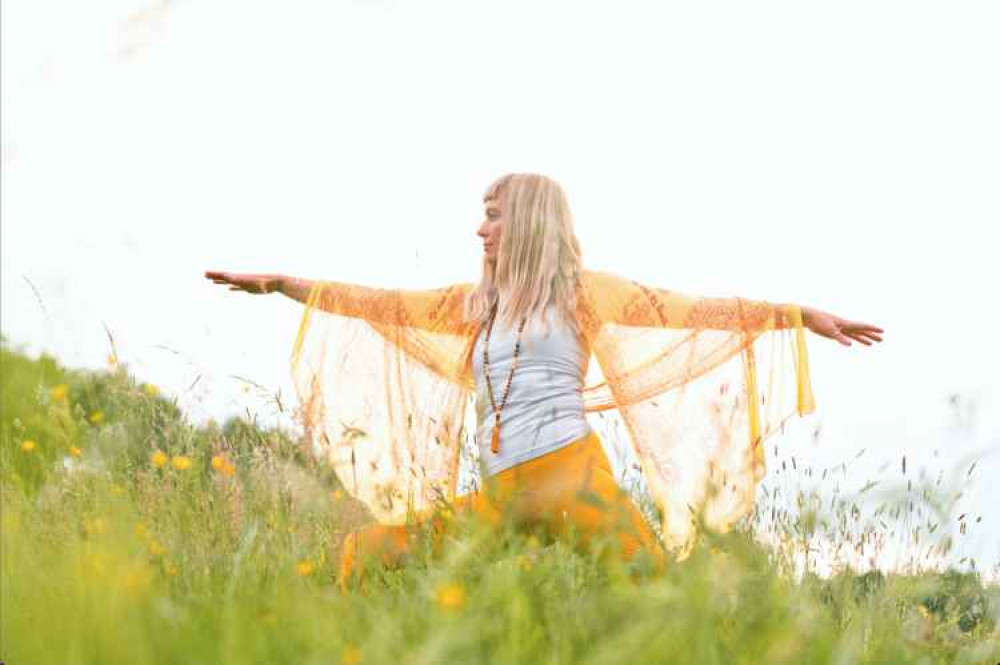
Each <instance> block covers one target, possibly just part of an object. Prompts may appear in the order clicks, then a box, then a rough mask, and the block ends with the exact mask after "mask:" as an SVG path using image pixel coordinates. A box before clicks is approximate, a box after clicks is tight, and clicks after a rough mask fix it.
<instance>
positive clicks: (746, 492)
mask: <svg viewBox="0 0 1000 665" xmlns="http://www.w3.org/2000/svg"><path fill="white" fill-rule="evenodd" d="M483 202H484V219H483V220H482V222H481V224H480V225H479V227H478V230H477V234H478V236H479V238H481V239H482V243H483V259H482V274H481V276H480V279H479V281H478V282H477V283H474V284H465V283H463V284H453V285H450V286H446V287H443V288H440V289H430V290H405V289H374V288H368V287H364V286H361V285H356V284H346V283H342V282H334V281H318V280H315V281H314V280H307V279H302V278H295V277H288V276H284V275H275V274H236V273H228V272H218V271H207V272H206V273H205V276H206V277H207V278H209V279H211V280H212V281H213V282H215V283H217V284H228V285H229V286H230V289H231V290H236V291H245V292H248V293H255V294H263V293H272V292H280V293H282V294H284V295H286V296H288V297H290V298H293V299H295V300H297V301H300V302H302V303H304V304H305V305H306V307H305V311H304V313H303V317H302V322H301V325H300V329H299V333H298V336H297V339H296V342H295V346H294V348H293V352H292V360H291V363H292V372H293V378H294V381H295V385H296V389H297V392H298V394H299V398H300V404H301V406H300V415H301V419H302V423H303V425H304V427H305V429H306V432H307V435H308V437H309V439H310V441H311V442H312V443H313V444H314V446H315V448H316V449H318V450H322V451H323V454H324V455H325V456H326V458H327V459H328V460H329V462H330V463H331V464H332V465H333V467H334V469H335V471H336V473H337V475H338V477H339V479H340V480H341V482H342V483H343V485H344V488H345V489H346V491H347V492H349V493H350V494H352V495H353V496H354V497H355V498H357V499H358V500H360V501H362V502H363V503H364V504H365V505H366V506H367V507H368V508H369V509H370V511H371V513H372V515H373V517H374V518H375V522H374V523H373V524H369V525H367V526H365V527H363V528H361V529H359V530H356V531H354V532H352V533H350V534H348V536H347V538H346V539H345V541H344V543H343V547H342V549H341V552H340V556H339V560H338V570H337V575H338V579H339V583H340V585H341V588H342V589H346V588H347V586H348V583H349V581H350V580H351V579H352V578H353V577H354V575H355V574H356V573H360V570H361V566H360V564H361V563H362V562H363V561H364V560H367V559H368V558H370V557H375V558H377V559H378V560H379V561H380V562H381V563H382V564H383V565H395V564H396V563H398V562H399V561H400V560H401V559H402V557H404V556H405V554H406V553H407V551H408V549H409V548H411V547H412V544H413V540H412V538H413V535H414V533H416V529H415V527H419V526H423V525H427V524H430V525H431V526H433V532H434V533H435V534H437V535H441V534H442V533H443V532H444V531H445V528H446V526H447V524H448V520H449V516H450V515H452V514H453V513H454V512H455V511H472V512H473V513H475V514H476V515H477V516H480V517H483V518H485V519H487V520H488V521H490V522H492V523H499V522H500V521H501V520H503V519H507V518H512V519H514V520H515V522H516V523H517V524H518V525H524V526H525V527H526V528H532V529H534V528H535V527H543V528H544V530H545V531H546V532H547V533H550V534H555V535H558V534H562V533H565V532H567V531H568V530H570V529H572V530H573V531H574V532H575V533H576V534H578V535H579V536H580V541H579V542H580V543H581V544H582V545H584V546H586V545H587V543H588V542H590V541H591V540H592V539H593V538H594V537H595V536H598V535H611V536H612V541H613V542H617V544H618V546H619V548H620V553H621V554H622V555H623V556H624V557H626V558H628V559H631V558H632V557H634V556H636V555H637V554H638V553H640V552H645V553H647V554H648V555H649V556H651V557H652V559H653V561H654V562H655V563H656V564H657V565H660V564H662V563H663V562H664V560H665V558H664V557H665V552H666V551H668V550H670V549H678V548H680V549H683V548H684V547H685V545H687V544H688V543H690V541H691V536H692V534H693V531H694V528H695V527H694V525H695V515H696V514H697V515H698V516H700V518H701V519H702V520H703V521H704V523H705V524H707V525H708V526H711V527H714V528H727V527H728V526H730V525H731V524H732V523H733V522H735V521H736V520H739V519H741V518H743V517H745V516H746V515H747V513H748V512H749V511H750V509H751V508H752V506H753V501H754V491H755V488H756V486H757V483H758V481H759V480H760V478H761V477H762V475H763V474H764V461H765V457H764V447H763V442H764V440H765V438H766V437H767V436H769V435H770V434H773V433H774V432H776V431H778V429H779V428H780V427H781V426H782V424H783V423H784V422H785V421H786V420H787V419H788V418H789V417H790V416H792V415H795V414H800V415H801V414H805V413H808V412H810V411H812V410H813V409H814V405H813V397H812V391H811V387H810V380H809V365H808V358H807V354H806V340H805V331H807V330H808V331H811V332H813V333H816V334H819V335H821V336H823V337H827V338H829V339H832V340H835V341H837V342H839V343H841V344H843V345H846V346H850V345H851V344H852V343H854V342H857V343H860V344H862V345H865V346H868V345H871V344H872V343H873V342H880V341H881V340H882V333H883V331H882V329H881V328H878V327H876V326H874V325H869V324H865V323H860V322H855V321H849V320H845V319H842V318H839V317H837V316H834V315H832V314H829V313H827V312H824V311H821V310H818V309H815V308H811V307H804V306H798V305H792V304H772V303H769V302H765V301H754V300H747V299H744V298H698V297H690V296H687V295H684V294H681V293H677V292H675V291H671V290H668V289H664V288H658V287H654V286H649V285H643V284H640V283H637V282H635V281H632V280H629V279H628V278H626V277H622V276H619V275H617V274H612V273H607V272H595V271H591V270H587V269H585V268H584V267H583V264H582V258H581V250H580V245H579V243H578V241H577V239H576V236H575V234H574V231H573V221H572V216H571V214H570V208H569V204H568V201H567V198H566V195H565V193H564V192H563V190H562V188H561V187H560V186H559V185H558V184H557V183H556V182H555V181H554V180H552V179H550V178H547V177H545V176H542V175H537V174H520V173H519V174H508V175H505V176H503V177H501V178H499V179H498V180H496V181H495V182H494V183H492V184H491V185H490V186H489V187H488V188H487V190H486V193H485V195H484V198H483ZM592 358H596V360H597V364H598V369H599V374H600V378H599V380H594V381H592V382H591V384H589V385H588V384H587V380H588V370H589V369H590V361H591V359H592ZM472 398H474V404H475V412H476V425H475V428H474V432H472V435H473V440H474V441H475V444H476V447H475V450H478V453H479V462H480V470H481V472H482V474H483V478H482V480H483V487H482V491H480V490H479V489H478V488H477V490H476V491H472V492H466V493H464V494H459V493H458V490H459V487H458V476H459V458H460V453H461V450H462V446H463V442H464V441H465V439H466V429H465V425H464V415H465V407H466V405H467V404H469V403H470V400H471V399H472ZM602 410H615V411H616V412H617V413H618V414H619V415H620V416H621V420H622V422H623V423H624V425H625V429H626V433H625V436H626V437H627V439H628V441H629V442H630V443H631V446H632V450H633V452H634V453H635V455H636V458H637V459H638V460H639V465H640V467H641V470H642V474H643V477H644V479H645V481H646V485H647V487H648V491H649V493H650V495H651V497H652V498H653V500H654V502H655V504H656V508H657V511H658V512H657V514H658V518H659V519H658V524H657V525H656V526H658V528H657V529H654V528H652V525H651V524H650V523H649V522H647V520H646V519H645V518H644V517H643V515H642V514H641V512H640V511H639V510H638V508H637V506H636V505H635V504H634V502H633V501H632V499H631V498H630V497H629V495H628V493H627V492H625V491H624V490H622V489H621V488H620V487H619V484H618V482H617V481H616V479H615V476H614V474H613V472H612V468H611V465H610V462H609V459H608V457H607V455H606V454H605V452H604V449H603V447H602V442H601V439H600V437H599V436H598V434H597V433H596V432H595V431H594V430H593V429H592V428H591V426H590V424H589V421H588V419H587V417H586V414H587V413H589V412H596V411H602ZM657 532H659V533H657ZM435 542H436V543H437V544H438V545H440V543H441V542H442V539H440V538H437V539H436V540H435Z"/></svg>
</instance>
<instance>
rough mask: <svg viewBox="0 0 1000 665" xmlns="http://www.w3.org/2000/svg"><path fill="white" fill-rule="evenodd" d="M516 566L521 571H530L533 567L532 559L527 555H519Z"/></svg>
mask: <svg viewBox="0 0 1000 665" xmlns="http://www.w3.org/2000/svg"><path fill="white" fill-rule="evenodd" d="M517 565H518V567H519V568H520V569H521V570H531V568H532V567H533V566H534V560H533V557H531V556H529V555H527V554H519V555H518V557H517Z"/></svg>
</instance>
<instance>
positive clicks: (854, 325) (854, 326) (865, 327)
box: [844, 321, 885, 333]
mask: <svg viewBox="0 0 1000 665" xmlns="http://www.w3.org/2000/svg"><path fill="white" fill-rule="evenodd" d="M844 327H846V328H849V329H851V330H852V331H855V332H860V331H864V332H873V333H884V332H885V331H884V330H882V329H881V328H879V327H878V326H873V325H872V324H870V323H861V322H860V321H845V322H844Z"/></svg>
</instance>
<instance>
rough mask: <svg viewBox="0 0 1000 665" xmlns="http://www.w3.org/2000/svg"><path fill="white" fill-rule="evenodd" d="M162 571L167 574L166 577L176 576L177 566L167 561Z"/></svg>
mask: <svg viewBox="0 0 1000 665" xmlns="http://www.w3.org/2000/svg"><path fill="white" fill-rule="evenodd" d="M163 572H164V573H166V574H167V577H177V566H175V565H174V564H173V563H172V562H169V561H168V562H167V563H166V565H164V566H163Z"/></svg>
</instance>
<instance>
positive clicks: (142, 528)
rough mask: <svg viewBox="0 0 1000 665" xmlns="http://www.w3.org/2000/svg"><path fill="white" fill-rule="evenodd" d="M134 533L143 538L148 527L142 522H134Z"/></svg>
mask: <svg viewBox="0 0 1000 665" xmlns="http://www.w3.org/2000/svg"><path fill="white" fill-rule="evenodd" d="M135 535H137V536H139V537H140V538H145V537H146V536H148V535H149V529H148V528H146V525H145V524H143V523H142V522H136V524H135Z"/></svg>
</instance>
